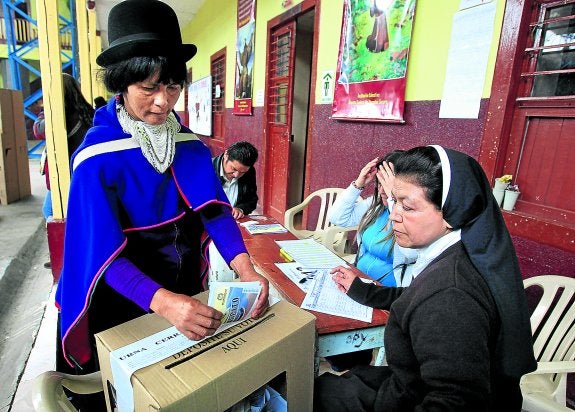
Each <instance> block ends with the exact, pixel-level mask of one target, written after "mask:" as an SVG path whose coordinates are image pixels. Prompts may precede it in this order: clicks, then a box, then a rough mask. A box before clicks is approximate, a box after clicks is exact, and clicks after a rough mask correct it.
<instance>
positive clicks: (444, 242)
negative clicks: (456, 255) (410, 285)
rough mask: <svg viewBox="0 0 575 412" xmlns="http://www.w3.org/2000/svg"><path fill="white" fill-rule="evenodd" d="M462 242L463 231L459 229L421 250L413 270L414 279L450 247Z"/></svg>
mask: <svg viewBox="0 0 575 412" xmlns="http://www.w3.org/2000/svg"><path fill="white" fill-rule="evenodd" d="M460 240H461V229H457V230H453V231H451V232H449V233H447V234H446V235H444V236H441V237H440V238H439V239H437V240H436V241H435V242H433V243H432V244H430V245H429V246H426V247H424V248H421V249H419V255H418V256H417V260H416V261H415V264H414V265H413V269H412V275H413V277H414V278H415V277H417V275H419V274H420V273H421V272H422V271H423V270H424V269H425V268H426V267H427V265H429V264H430V263H431V261H432V260H433V259H435V258H436V257H437V256H439V255H440V254H441V253H442V252H443V251H444V250H445V249H447V248H448V247H449V246H451V245H454V244H456V243H457V242H459V241H460Z"/></svg>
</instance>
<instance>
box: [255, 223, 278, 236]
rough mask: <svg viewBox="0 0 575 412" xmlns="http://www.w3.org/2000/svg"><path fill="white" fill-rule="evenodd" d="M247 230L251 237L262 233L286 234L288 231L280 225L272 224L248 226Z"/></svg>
mask: <svg viewBox="0 0 575 412" xmlns="http://www.w3.org/2000/svg"><path fill="white" fill-rule="evenodd" d="M245 228H246V230H247V231H248V232H249V233H250V234H251V235H257V234H261V233H286V232H287V229H286V228H285V227H283V226H282V225H280V224H279V223H270V224H268V225H262V224H255V225H248V226H246V227H245Z"/></svg>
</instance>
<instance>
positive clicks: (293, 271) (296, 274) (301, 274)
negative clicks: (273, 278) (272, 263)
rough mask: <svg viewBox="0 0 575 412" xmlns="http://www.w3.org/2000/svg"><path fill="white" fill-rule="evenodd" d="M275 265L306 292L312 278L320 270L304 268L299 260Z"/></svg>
mask: <svg viewBox="0 0 575 412" xmlns="http://www.w3.org/2000/svg"><path fill="white" fill-rule="evenodd" d="M276 266H277V267H278V269H279V270H281V271H282V272H283V274H284V275H286V276H287V277H288V278H289V279H290V280H291V281H292V282H293V283H295V284H296V286H297V287H298V288H300V289H301V290H303V291H304V292H305V293H307V292H308V290H309V288H310V285H311V284H312V283H313V279H314V278H315V277H316V275H317V274H318V273H319V272H320V271H321V270H322V269H310V268H304V267H303V266H302V265H301V264H300V263H299V262H287V263H276Z"/></svg>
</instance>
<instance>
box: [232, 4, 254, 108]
mask: <svg viewBox="0 0 575 412" xmlns="http://www.w3.org/2000/svg"><path fill="white" fill-rule="evenodd" d="M255 12H256V0H238V34H237V41H236V82H235V88H234V112H233V113H234V114H237V115H251V114H252V76H253V69H254V50H255V49H254V37H255V30H256V18H255Z"/></svg>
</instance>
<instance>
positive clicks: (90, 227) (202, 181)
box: [56, 99, 246, 365]
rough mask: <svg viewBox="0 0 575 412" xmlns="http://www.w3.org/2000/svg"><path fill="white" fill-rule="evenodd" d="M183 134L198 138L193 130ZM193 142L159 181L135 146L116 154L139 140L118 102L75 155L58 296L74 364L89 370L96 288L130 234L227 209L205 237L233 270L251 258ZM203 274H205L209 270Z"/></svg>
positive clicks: (101, 114)
mask: <svg viewBox="0 0 575 412" xmlns="http://www.w3.org/2000/svg"><path fill="white" fill-rule="evenodd" d="M184 133H191V132H190V131H189V130H187V129H186V130H184ZM185 136H186V135H184V137H185ZM187 136H190V137H191V139H192V140H187V141H182V142H178V143H176V153H175V156H174V160H173V163H172V165H171V167H170V169H169V170H168V171H166V172H165V173H163V174H160V173H158V172H157V171H156V170H155V169H154V168H153V167H152V166H151V165H150V164H149V163H148V161H147V160H146V159H145V158H144V156H143V155H142V152H141V150H140V148H139V146H137V144H136V145H133V144H132V146H130V145H129V144H128V148H125V147H124V148H123V149H122V150H119V149H117V148H114V145H115V144H119V143H122V142H132V143H133V142H134V140H132V139H130V135H127V134H125V133H124V132H123V131H122V128H121V126H120V124H119V123H118V120H117V117H116V112H115V101H114V99H111V100H110V102H109V103H108V105H107V106H106V107H105V108H101V109H100V110H98V111H97V112H96V115H95V117H94V127H92V128H91V129H90V131H89V132H88V133H87V135H86V138H85V140H84V142H83V143H82V145H81V146H80V147H79V148H78V150H77V151H76V153H74V155H73V156H72V164H73V165H75V166H74V170H73V174H72V181H71V185H70V195H69V202H68V212H67V218H66V235H65V243H64V250H65V252H64V265H63V268H62V273H61V276H60V280H59V283H58V288H57V291H56V304H57V306H58V307H59V309H60V317H61V318H60V319H61V320H60V321H61V337H62V346H63V352H64V356H65V358H66V360H67V361H68V363H70V365H72V364H77V365H82V364H84V363H85V362H87V361H88V360H89V359H90V358H91V355H92V348H91V345H90V330H89V326H88V308H89V306H90V304H91V300H92V298H93V293H94V291H95V288H96V284H97V282H99V281H100V279H102V274H103V273H104V272H105V270H106V268H107V267H108V265H109V264H110V263H111V262H112V261H113V260H114V259H115V258H116V257H117V256H118V255H119V254H120V253H121V252H122V250H123V249H124V248H125V246H126V243H127V236H126V233H127V232H133V231H138V230H147V229H153V228H156V227H159V226H162V225H164V224H166V223H169V222H174V221H177V220H179V219H181V218H183V216H184V214H185V210H186V208H191V209H193V210H194V211H202V210H204V211H205V210H208V209H210V208H207V207H206V206H209V205H212V206H213V205H216V206H220V205H223V206H224V207H218V208H212V209H216V210H218V211H220V210H221V211H220V212H219V214H217V215H213V214H212V216H211V217H212V218H213V219H212V220H213V221H215V222H216V224H210V225H207V226H206V230H208V232H209V233H208V234H209V236H210V237H211V238H212V240H213V241H214V243H215V244H216V246H217V247H218V249H219V250H220V252H221V253H222V256H223V257H224V259H225V260H226V261H227V262H228V263H229V262H230V261H231V260H232V259H233V258H234V257H235V256H236V255H237V254H238V251H239V253H242V252H245V251H246V249H245V246H244V244H243V240H242V237H241V233H240V231H239V228H238V226H237V224H236V223H235V221H234V219H233V217H232V216H231V213H230V205H229V204H228V203H227V198H226V196H225V194H224V192H223V189H222V187H221V185H220V183H219V180H218V177H217V176H216V174H215V173H214V170H213V168H212V164H211V157H210V153H209V150H208V148H207V147H206V146H205V145H204V144H203V143H202V142H201V141H200V140H198V139H197V138H195V136H193V135H191V134H188V135H187ZM102 147H104V149H100V148H102ZM94 153H96V154H94ZM126 222H129V223H128V224H126ZM212 223H213V222H212ZM210 228H211V229H210ZM202 275H203V276H205V275H206V271H205V270H204V271H203V273H202Z"/></svg>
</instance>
